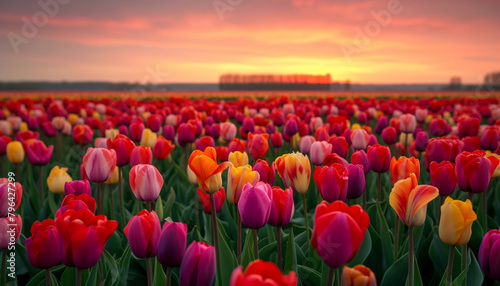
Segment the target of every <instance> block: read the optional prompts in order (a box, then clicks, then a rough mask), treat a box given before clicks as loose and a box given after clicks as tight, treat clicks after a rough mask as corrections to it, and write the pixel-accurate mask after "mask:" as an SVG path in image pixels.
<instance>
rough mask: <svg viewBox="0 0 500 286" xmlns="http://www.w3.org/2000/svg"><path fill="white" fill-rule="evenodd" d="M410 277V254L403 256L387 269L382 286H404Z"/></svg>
mask: <svg viewBox="0 0 500 286" xmlns="http://www.w3.org/2000/svg"><path fill="white" fill-rule="evenodd" d="M407 276H408V253H406V254H405V255H403V256H401V257H400V258H399V259H398V260H397V261H396V262H394V264H392V265H391V267H389V269H387V272H385V274H384V277H383V278H382V282H381V283H380V286H398V285H399V286H403V285H405V281H406V280H407Z"/></svg>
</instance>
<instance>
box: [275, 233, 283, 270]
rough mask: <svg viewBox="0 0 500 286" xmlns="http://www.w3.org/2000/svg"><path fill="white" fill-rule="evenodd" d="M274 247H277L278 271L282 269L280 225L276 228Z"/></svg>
mask: <svg viewBox="0 0 500 286" xmlns="http://www.w3.org/2000/svg"><path fill="white" fill-rule="evenodd" d="M276 247H277V249H278V263H277V265H278V269H279V270H280V271H283V269H282V268H283V267H282V260H283V258H282V254H281V226H278V227H277V228H276Z"/></svg>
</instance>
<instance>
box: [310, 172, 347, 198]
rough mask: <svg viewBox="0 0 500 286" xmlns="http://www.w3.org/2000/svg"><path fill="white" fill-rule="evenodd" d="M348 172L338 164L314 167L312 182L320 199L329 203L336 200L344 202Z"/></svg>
mask: <svg viewBox="0 0 500 286" xmlns="http://www.w3.org/2000/svg"><path fill="white" fill-rule="evenodd" d="M348 179H349V172H348V171H347V169H345V168H344V167H343V166H342V165H340V164H333V165H332V166H325V167H319V166H318V167H316V170H315V171H314V181H315V182H316V185H317V186H318V192H319V193H320V195H321V197H322V198H323V199H324V200H325V201H327V202H329V203H331V202H333V201H336V200H341V201H345V199H346V196H347V183H348Z"/></svg>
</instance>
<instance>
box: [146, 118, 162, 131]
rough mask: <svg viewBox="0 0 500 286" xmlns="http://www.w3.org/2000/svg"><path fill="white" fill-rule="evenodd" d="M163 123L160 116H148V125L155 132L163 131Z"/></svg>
mask: <svg viewBox="0 0 500 286" xmlns="http://www.w3.org/2000/svg"><path fill="white" fill-rule="evenodd" d="M162 121H163V118H162V117H161V115H159V114H152V115H150V116H148V118H147V119H146V123H147V125H148V128H149V129H151V131H153V132H159V131H160V129H161V123H162Z"/></svg>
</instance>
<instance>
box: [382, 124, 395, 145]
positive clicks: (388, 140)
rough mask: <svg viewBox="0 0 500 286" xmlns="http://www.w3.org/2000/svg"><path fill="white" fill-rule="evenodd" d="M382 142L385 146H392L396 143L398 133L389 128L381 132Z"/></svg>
mask: <svg viewBox="0 0 500 286" xmlns="http://www.w3.org/2000/svg"><path fill="white" fill-rule="evenodd" d="M382 140H384V143H385V144H387V145H391V144H394V143H396V142H397V141H398V133H397V131H396V128H394V127H392V126H389V127H386V128H384V129H383V130H382Z"/></svg>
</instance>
